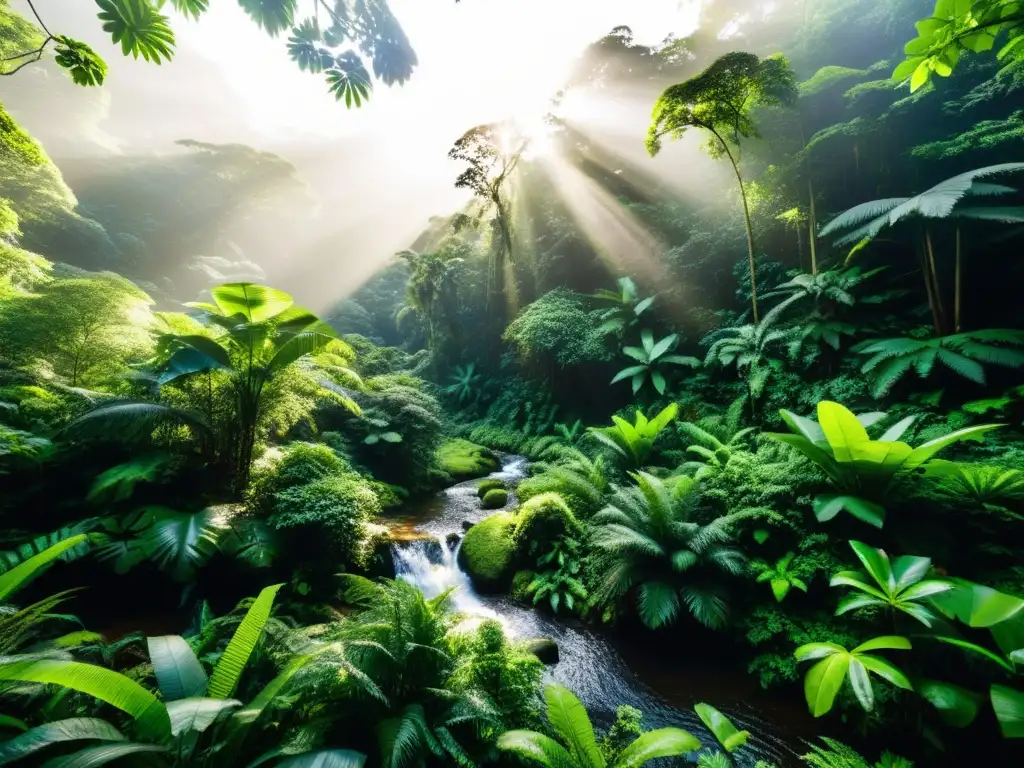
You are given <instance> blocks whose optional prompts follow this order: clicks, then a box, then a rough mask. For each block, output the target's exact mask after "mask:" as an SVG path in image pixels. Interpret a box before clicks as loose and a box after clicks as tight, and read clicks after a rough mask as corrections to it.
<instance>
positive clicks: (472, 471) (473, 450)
mask: <svg viewBox="0 0 1024 768" xmlns="http://www.w3.org/2000/svg"><path fill="white" fill-rule="evenodd" d="M437 462H438V464H439V465H440V467H441V470H442V471H443V472H445V473H447V474H448V476H449V477H451V478H452V479H453V480H461V479H468V478H473V477H480V476H481V475H486V474H490V473H491V472H494V471H495V470H497V469H498V461H497V459H495V457H494V454H493V453H492V452H491V450H490V449H488V448H485V447H484V446H482V445H477V444H476V443H471V442H470V441H469V440H462V439H459V438H455V439H451V440H446V441H445V442H444V443H442V444H441V447H440V448H438V449H437Z"/></svg>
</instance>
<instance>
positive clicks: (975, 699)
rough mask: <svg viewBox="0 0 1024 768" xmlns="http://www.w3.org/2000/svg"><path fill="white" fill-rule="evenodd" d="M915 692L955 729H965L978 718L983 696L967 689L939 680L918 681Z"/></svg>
mask: <svg viewBox="0 0 1024 768" xmlns="http://www.w3.org/2000/svg"><path fill="white" fill-rule="evenodd" d="M914 690H916V691H917V693H918V694H920V696H921V698H922V699H924V700H925V701H927V702H928V703H929V704H931V705H932V706H933V707H935V709H937V710H938V712H939V717H941V718H942V720H943V721H944V722H945V723H947V724H948V725H952V726H953V727H955V728H965V727H966V726H968V725H970V724H971V723H973V722H974V720H975V718H976V717H977V716H978V708H979V705H980V703H981V696H980V695H979V694H977V693H974V692H973V691H969V690H967V689H966V688H961V687H960V686H959V685H953V684H952V683H944V682H941V681H939V680H918V681H917V684H916V685H915V686H914Z"/></svg>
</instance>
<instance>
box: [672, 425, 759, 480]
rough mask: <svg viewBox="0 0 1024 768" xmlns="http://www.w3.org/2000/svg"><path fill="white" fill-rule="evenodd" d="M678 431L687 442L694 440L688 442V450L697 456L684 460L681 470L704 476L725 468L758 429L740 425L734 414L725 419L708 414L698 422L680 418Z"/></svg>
mask: <svg viewBox="0 0 1024 768" xmlns="http://www.w3.org/2000/svg"><path fill="white" fill-rule="evenodd" d="M676 431H678V432H679V436H680V438H682V440H683V441H684V442H689V441H692V442H691V443H690V444H689V445H687V446H686V452H687V453H689V454H691V455H693V456H694V457H695V458H694V460H692V461H687V462H685V463H684V464H682V466H680V467H679V469H680V471H682V472H693V473H694V477H696V478H697V479H701V478H703V477H705V476H707V475H709V474H714V473H717V472H720V471H722V470H724V469H725V468H726V466H727V465H728V464H729V460H730V459H731V458H732V456H733V453H734V452H735V451H737V450H739V449H741V448H742V447H743V446H744V445H746V444H747V443H748V442H749V440H750V436H751V434H753V432H754V431H755V430H754V428H753V427H746V428H743V429H740V428H739V427H738V425H737V424H736V419H734V418H729V419H726V420H725V421H724V422H723V421H722V420H720V419H715V418H705V419H701V420H700V421H699V422H696V423H694V422H689V421H680V422H677V423H676Z"/></svg>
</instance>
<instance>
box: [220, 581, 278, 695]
mask: <svg viewBox="0 0 1024 768" xmlns="http://www.w3.org/2000/svg"><path fill="white" fill-rule="evenodd" d="M283 586H284V584H274V585H272V586H269V587H264V589H263V590H262V591H261V592H260V593H259V595H257V597H256V599H255V600H254V601H253V603H252V605H250V606H249V610H248V611H246V613H245V617H244V618H243V619H242V623H241V624H239V625H238V629H236V630H235V634H234V635H232V637H231V640H230V641H229V642H228V646H227V648H225V649H224V653H223V654H221V657H220V661H218V662H217V666H216V667H214V670H213V675H212V676H211V677H210V683H209V685H208V686H207V695H208V696H210V697H211V698H214V699H227V698H230V696H231V694H232V693H234V692H235V686H237V685H238V679H239V678H240V677H241V676H242V670H243V669H245V665H246V664H247V663H248V662H249V656H251V655H252V652H253V650H254V649H255V648H256V643H258V642H259V639H260V635H262V633H263V627H264V626H266V623H267V620H268V619H269V618H270V610H271V608H272V607H273V604H274V598H275V597H276V596H277V592H278V590H279V589H281V587H283Z"/></svg>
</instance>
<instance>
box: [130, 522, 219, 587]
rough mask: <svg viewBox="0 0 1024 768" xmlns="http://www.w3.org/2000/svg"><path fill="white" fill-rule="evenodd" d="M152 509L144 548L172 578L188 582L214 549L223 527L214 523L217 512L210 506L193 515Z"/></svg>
mask: <svg viewBox="0 0 1024 768" xmlns="http://www.w3.org/2000/svg"><path fill="white" fill-rule="evenodd" d="M153 510H154V520H153V523H152V524H151V525H150V527H149V530H148V531H147V532H146V535H145V547H146V551H147V552H148V553H149V556H150V558H152V560H153V562H155V563H156V564H157V565H158V566H159V567H160V569H161V570H163V571H166V572H167V573H168V574H169V575H170V577H171V578H172V579H174V580H176V581H182V582H187V581H191V580H192V579H193V578H195V575H196V571H197V570H198V569H199V568H200V567H202V566H203V565H205V564H206V562H207V561H208V560H209V559H210V558H211V557H212V556H213V554H214V552H216V550H217V546H216V540H217V536H218V534H219V533H220V532H221V531H222V530H223V527H222V526H220V525H218V524H217V512H216V511H214V509H213V508H207V509H204V510H202V511H200V512H195V513H193V514H188V513H181V512H175V511H173V510H170V509H165V508H156V507H154V508H153Z"/></svg>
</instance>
